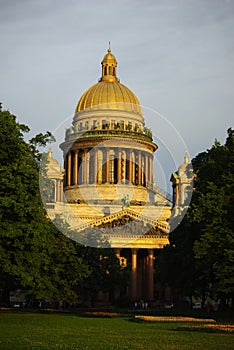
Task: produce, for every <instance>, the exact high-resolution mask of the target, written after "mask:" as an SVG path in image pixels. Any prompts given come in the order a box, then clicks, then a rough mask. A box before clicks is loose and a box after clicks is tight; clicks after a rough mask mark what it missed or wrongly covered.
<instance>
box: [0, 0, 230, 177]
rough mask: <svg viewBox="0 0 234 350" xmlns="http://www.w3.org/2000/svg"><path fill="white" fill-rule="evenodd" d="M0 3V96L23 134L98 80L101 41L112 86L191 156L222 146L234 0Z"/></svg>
mask: <svg viewBox="0 0 234 350" xmlns="http://www.w3.org/2000/svg"><path fill="white" fill-rule="evenodd" d="M0 6H1V7H0V43H1V55H0V100H1V101H2V102H3V107H4V108H5V109H9V110H10V111H11V112H13V113H14V114H15V115H17V117H18V120H19V121H20V122H23V123H25V124H27V125H29V126H30V128H31V130H32V133H33V134H35V133H37V132H44V131H46V130H50V131H53V130H55V129H56V128H57V127H58V125H60V124H61V123H63V121H64V120H65V119H67V118H68V117H71V116H72V115H73V113H74V110H75V106H76V104H77V102H78V100H79V98H80V96H81V94H82V93H83V92H84V91H85V90H86V89H87V88H88V87H90V86H91V85H92V84H94V83H96V82H97V80H98V79H99V77H100V75H101V66H100V62H101V60H102V57H103V55H104V54H105V53H106V50H107V48H108V41H109V40H110V41H111V48H112V52H113V53H114V54H115V56H116V58H117V61H118V77H119V78H120V81H121V82H122V83H124V84H125V85H127V86H128V87H129V88H130V89H132V90H133V92H134V93H135V94H136V95H137V97H138V98H139V100H140V102H141V104H142V105H143V106H145V107H146V109H147V108H150V109H151V110H153V111H157V112H158V113H160V114H162V115H163V116H164V118H166V120H167V121H168V122H169V123H172V124H173V125H174V127H175V128H176V130H177V131H178V133H179V134H180V135H181V136H182V139H183V140H184V143H185V145H186V146H185V147H186V148H187V149H188V151H189V154H190V155H191V157H194V156H195V155H197V154H198V153H199V152H201V151H203V150H206V149H207V148H210V147H211V145H212V144H213V142H214V139H215V138H217V139H219V140H220V141H221V142H224V140H225V138H226V130H227V128H228V127H230V126H232V127H233V119H234V40H233V33H234V0H226V1H225V0H203V1H202V0H161V1H159V0H148V1H143V0H141V1H139V0H135V1H134V0H118V1H110V0H109V1H108V0H105V1H103V0H100V1H97V0H93V1H91V0H86V1H82V0H76V1H75V0H67V1H65V0H64V1H62V0H57V1H55V0H31V1H30V0H5V1H4V0H1V1H0ZM146 122H147V125H148V126H150V127H151V128H152V129H153V134H154V135H155V137H156V138H157V137H159V139H161V140H162V143H163V144H164V146H165V144H167V143H168V142H169V143H171V146H170V147H173V145H174V147H175V148H176V146H177V140H178V137H175V139H174V140H173V132H169V133H168V137H170V140H167V139H166V138H165V136H161V135H160V133H161V132H162V131H161V130H160V129H162V126H161V122H160V120H158V119H157V118H154V113H152V112H150V113H148V112H146ZM166 124H167V123H166ZM163 128H164V127H163ZM165 128H166V126H165ZM170 128H171V130H172V129H173V128H172V127H171V126H170V127H169V129H170ZM63 129H64V126H63ZM164 132H165V129H164ZM161 148H163V147H161ZM182 148H183V147H182ZM180 151H181V149H180ZM157 152H158V154H159V158H160V150H159V151H157ZM183 156H184V150H182V154H181V161H182V160H183ZM176 162H177V161H176ZM172 170H174V169H172Z"/></svg>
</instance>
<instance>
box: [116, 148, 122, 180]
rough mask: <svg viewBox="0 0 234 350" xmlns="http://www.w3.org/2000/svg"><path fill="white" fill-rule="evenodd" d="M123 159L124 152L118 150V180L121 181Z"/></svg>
mask: <svg viewBox="0 0 234 350" xmlns="http://www.w3.org/2000/svg"><path fill="white" fill-rule="evenodd" d="M121 160H122V152H121V151H118V169H117V181H118V182H120V181H121V180H122V177H121Z"/></svg>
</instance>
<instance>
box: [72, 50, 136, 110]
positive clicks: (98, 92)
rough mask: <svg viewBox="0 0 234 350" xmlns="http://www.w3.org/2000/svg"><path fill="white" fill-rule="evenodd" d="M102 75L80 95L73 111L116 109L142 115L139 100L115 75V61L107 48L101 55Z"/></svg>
mask: <svg viewBox="0 0 234 350" xmlns="http://www.w3.org/2000/svg"><path fill="white" fill-rule="evenodd" d="M101 64H102V77H101V79H100V80H99V82H98V83H96V84H94V85H93V86H91V87H90V88H89V89H88V90H87V91H85V92H84V94H83V95H82V96H81V98H80V100H79V102H78V104H77V107H76V110H75V113H78V112H82V111H91V110H117V111H126V112H132V113H136V114H139V115H140V116H142V110H141V106H140V102H139V100H138V98H137V97H136V95H135V94H134V93H133V92H132V91H131V90H130V89H129V88H127V86H125V85H123V84H121V83H120V82H119V80H118V78H117V76H116V67H117V61H116V58H115V56H114V55H113V54H112V53H111V49H110V48H109V49H108V51H107V54H106V55H105V56H104V57H103V60H102V62H101Z"/></svg>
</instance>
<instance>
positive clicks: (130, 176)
mask: <svg viewBox="0 0 234 350" xmlns="http://www.w3.org/2000/svg"><path fill="white" fill-rule="evenodd" d="M132 165H133V163H132V152H131V151H129V161H128V181H129V182H131V183H132V182H133V181H132Z"/></svg>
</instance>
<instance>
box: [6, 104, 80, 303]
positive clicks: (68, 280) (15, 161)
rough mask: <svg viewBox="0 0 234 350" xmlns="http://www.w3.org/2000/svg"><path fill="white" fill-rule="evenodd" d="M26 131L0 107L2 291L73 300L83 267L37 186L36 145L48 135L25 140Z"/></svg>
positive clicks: (37, 155) (25, 128) (38, 155)
mask: <svg viewBox="0 0 234 350" xmlns="http://www.w3.org/2000/svg"><path fill="white" fill-rule="evenodd" d="M28 131H29V128H28V127H27V126H25V125H22V124H19V123H17V121H16V117H15V116H14V115H12V114H10V112H8V111H2V109H1V108H0V143H1V149H0V240H1V243H0V290H2V293H3V294H5V296H6V297H7V295H8V294H9V291H10V290H12V289H15V288H23V289H26V290H27V291H28V293H29V294H30V295H31V296H32V297H33V298H37V299H40V298H57V299H62V300H68V301H71V300H73V301H74V299H75V298H76V295H75V294H74V290H75V287H76V289H77V284H78V282H79V281H80V280H81V279H82V278H84V277H85V276H86V275H87V267H85V266H84V264H83V263H82V260H81V259H80V258H79V257H78V256H77V249H76V247H75V246H74V244H73V242H72V243H71V241H70V240H69V239H67V238H65V237H63V236H62V235H61V234H60V232H59V231H58V230H57V229H55V227H54V226H53V225H52V224H51V222H50V221H49V220H48V219H47V218H46V215H45V210H44V207H43V205H42V201H41V197H40V191H39V180H38V177H39V176H38V170H39V161H40V157H41V155H40V152H39V151H38V148H37V146H38V145H39V146H41V145H45V144H46V142H47V141H48V140H50V139H51V137H52V136H51V134H50V133H49V132H47V133H46V134H45V135H42V134H39V135H37V136H36V137H34V138H33V139H31V141H30V142H29V143H27V142H25V140H24V137H23V133H25V132H28ZM72 269H73V273H72V271H71V270H72Z"/></svg>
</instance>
